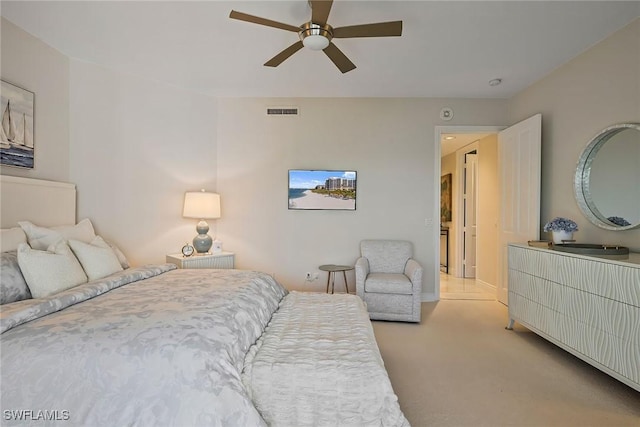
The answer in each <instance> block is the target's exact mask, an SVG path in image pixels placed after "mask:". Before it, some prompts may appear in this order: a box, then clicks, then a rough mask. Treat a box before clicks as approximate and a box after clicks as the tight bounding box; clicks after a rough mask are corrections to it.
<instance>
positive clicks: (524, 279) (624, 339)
mask: <svg viewBox="0 0 640 427" xmlns="http://www.w3.org/2000/svg"><path fill="white" fill-rule="evenodd" d="M509 317H510V322H509V323H510V324H509V327H511V326H512V325H513V321H516V322H518V323H520V324H522V325H524V326H525V327H527V328H528V329H531V330H532V331H533V332H535V333H537V334H538V335H540V336H542V337H543V338H546V339H548V340H549V341H551V342H553V343H554V344H556V345H558V346H560V347H562V348H563V349H565V350H567V351H568V352H570V353H572V354H574V355H575V356H577V357H579V358H581V359H582V360H584V361H586V362H587V363H589V364H591V365H593V366H595V367H597V368H598V369H600V370H602V371H604V372H606V373H608V374H609V375H611V376H613V377H614V378H616V379H618V380H620V381H622V382H623V383H625V384H627V385H629V386H631V387H633V388H634V389H636V390H638V391H640V254H639V253H631V254H630V256H629V259H627V260H612V259H605V258H601V257H595V256H583V255H575V254H570V253H565V252H557V251H553V250H550V249H541V248H534V247H529V246H526V245H517V244H510V245H509Z"/></svg>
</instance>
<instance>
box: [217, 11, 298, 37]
mask: <svg viewBox="0 0 640 427" xmlns="http://www.w3.org/2000/svg"><path fill="white" fill-rule="evenodd" d="M229 18H231V19H238V20H240V21H245V22H251V23H253V24H260V25H265V26H267V27H273V28H279V29H281V30H287V31H293V32H294V33H297V32H298V31H300V28H299V27H295V26H293V25H289V24H283V23H282V22H277V21H272V20H270V19H265V18H260V17H259V16H253V15H249V14H246V13H242V12H237V11H235V10H232V11H231V13H230V14H229Z"/></svg>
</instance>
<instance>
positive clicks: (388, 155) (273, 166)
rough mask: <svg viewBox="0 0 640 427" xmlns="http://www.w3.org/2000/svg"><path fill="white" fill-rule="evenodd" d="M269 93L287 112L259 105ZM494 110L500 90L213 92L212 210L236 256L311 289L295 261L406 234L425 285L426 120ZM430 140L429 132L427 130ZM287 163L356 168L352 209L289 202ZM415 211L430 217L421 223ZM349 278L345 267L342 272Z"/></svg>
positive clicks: (428, 264) (481, 116)
mask: <svg viewBox="0 0 640 427" xmlns="http://www.w3.org/2000/svg"><path fill="white" fill-rule="evenodd" d="M270 105H295V106H298V107H299V108H300V111H301V114H300V115H299V116H298V117H267V116H266V115H265V109H266V107H267V106H270ZM444 106H449V107H452V108H453V109H454V110H455V111H456V115H455V118H454V120H452V122H448V123H447V125H456V124H462V123H463V124H467V125H481V124H482V125H485V124H487V123H503V122H504V121H505V116H506V111H505V106H506V102H505V101H502V100H465V99H448V100H440V99H377V98H364V99H349V98H340V99H285V100H283V99H222V100H220V103H219V107H218V136H217V141H218V167H217V169H218V189H219V191H220V194H221V196H222V198H223V200H224V201H225V206H226V213H225V214H224V215H223V218H221V219H220V220H219V222H218V225H219V227H218V230H219V236H220V238H221V239H222V240H223V242H224V245H225V247H226V248H228V249H230V250H233V251H236V252H237V254H238V258H237V259H238V265H239V266H240V267H241V268H255V269H259V270H264V271H267V272H271V273H275V274H276V277H277V278H278V279H279V280H281V281H282V283H284V284H285V285H286V286H287V287H288V288H291V289H307V290H322V289H323V287H324V286H325V280H326V275H325V274H324V273H322V274H321V275H320V278H321V280H319V281H318V282H315V283H312V284H311V285H309V284H305V283H304V277H305V272H307V271H310V272H318V266H319V265H321V264H326V263H335V264H351V265H353V263H354V262H355V260H356V258H357V257H358V255H359V242H360V240H362V239H366V238H391V239H406V240H410V241H412V242H413V244H414V246H415V256H416V259H417V260H418V261H419V262H420V263H421V264H422V265H423V266H424V268H425V276H424V277H425V279H424V283H423V284H424V293H425V297H426V298H433V297H434V296H435V286H434V282H435V277H436V275H437V272H438V270H439V268H438V264H439V263H438V262H437V259H438V256H437V255H438V253H437V250H436V248H435V246H434V244H433V242H435V241H436V240H437V237H438V235H439V214H438V212H439V202H437V203H436V191H437V188H438V186H439V185H440V182H439V180H438V181H436V182H434V180H433V173H434V168H435V167H436V166H439V164H440V158H439V156H438V157H437V158H436V151H437V150H436V142H435V141H434V127H435V126H436V125H442V124H443V122H442V121H441V120H440V118H439V112H440V110H441V108H442V107H444ZM437 143H438V144H439V142H437ZM288 169H355V170H357V172H358V200H357V210H356V211H355V212H345V211H340V212H338V211H290V210H288V209H287V170H288ZM425 219H430V220H431V221H432V223H431V225H430V226H428V227H427V226H425ZM351 280H352V281H351V283H352V284H353V278H352V277H351Z"/></svg>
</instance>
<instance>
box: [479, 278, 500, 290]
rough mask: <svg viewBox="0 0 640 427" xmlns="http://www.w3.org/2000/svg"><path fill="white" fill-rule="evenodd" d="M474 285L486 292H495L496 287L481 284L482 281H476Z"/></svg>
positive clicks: (484, 283) (489, 284) (485, 283)
mask: <svg viewBox="0 0 640 427" xmlns="http://www.w3.org/2000/svg"><path fill="white" fill-rule="evenodd" d="M476 285H477V286H480V287H481V288H483V289H484V290H485V291H487V292H495V291H496V287H495V286H494V285H492V284H491V283H487V282H483V281H482V280H479V279H476Z"/></svg>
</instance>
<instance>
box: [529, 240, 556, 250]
mask: <svg viewBox="0 0 640 427" xmlns="http://www.w3.org/2000/svg"><path fill="white" fill-rule="evenodd" d="M527 243H529V246H533V247H535V248H546V249H549V248H550V247H551V246H553V242H552V241H551V240H529V241H528V242H527Z"/></svg>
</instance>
